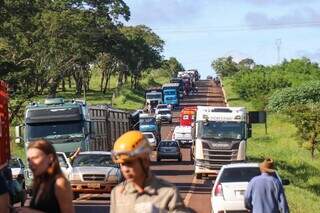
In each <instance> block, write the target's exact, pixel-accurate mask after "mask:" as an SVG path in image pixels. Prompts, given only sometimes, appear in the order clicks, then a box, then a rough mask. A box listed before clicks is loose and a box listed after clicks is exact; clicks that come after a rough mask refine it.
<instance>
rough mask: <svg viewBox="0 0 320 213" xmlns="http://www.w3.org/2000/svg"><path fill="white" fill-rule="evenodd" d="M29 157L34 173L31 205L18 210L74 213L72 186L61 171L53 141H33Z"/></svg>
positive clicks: (23, 211) (29, 147)
mask: <svg viewBox="0 0 320 213" xmlns="http://www.w3.org/2000/svg"><path fill="white" fill-rule="evenodd" d="M27 158H28V163H29V166H30V169H31V171H32V173H33V187H32V194H33V196H32V199H31V202H30V207H29V208H27V207H23V208H19V209H17V212H19V213H20V212H21V213H29V212H35V213H36V212H48V213H51V212H52V213H58V212H62V213H74V207H73V205H72V191H71V186H70V183H69V182H68V180H67V179H66V178H65V177H64V175H63V174H62V172H61V169H60V165H59V160H58V157H57V154H56V152H55V149H54V147H53V146H52V145H51V143H49V142H47V141H45V140H37V141H34V142H31V143H30V144H29V146H28V150H27Z"/></svg>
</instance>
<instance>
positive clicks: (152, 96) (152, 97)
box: [147, 94, 162, 99]
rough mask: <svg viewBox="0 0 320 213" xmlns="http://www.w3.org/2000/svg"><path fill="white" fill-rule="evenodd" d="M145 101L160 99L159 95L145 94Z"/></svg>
mask: <svg viewBox="0 0 320 213" xmlns="http://www.w3.org/2000/svg"><path fill="white" fill-rule="evenodd" d="M147 99H162V95H161V94H147Z"/></svg>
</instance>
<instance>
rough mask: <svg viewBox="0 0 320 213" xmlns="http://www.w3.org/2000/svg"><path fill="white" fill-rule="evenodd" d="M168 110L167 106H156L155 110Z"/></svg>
mask: <svg viewBox="0 0 320 213" xmlns="http://www.w3.org/2000/svg"><path fill="white" fill-rule="evenodd" d="M166 108H168V107H167V105H158V106H157V109H166Z"/></svg>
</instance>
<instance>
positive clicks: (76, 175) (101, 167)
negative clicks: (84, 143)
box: [69, 151, 123, 199]
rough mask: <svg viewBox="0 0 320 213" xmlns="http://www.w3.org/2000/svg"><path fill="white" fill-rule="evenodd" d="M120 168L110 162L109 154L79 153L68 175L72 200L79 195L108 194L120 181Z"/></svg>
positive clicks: (98, 152)
mask: <svg viewBox="0 0 320 213" xmlns="http://www.w3.org/2000/svg"><path fill="white" fill-rule="evenodd" d="M122 179H123V177H122V174H121V172H120V168H119V166H118V165H117V164H115V163H114V162H113V161H112V158H111V153H110V152H103V151H91V152H80V154H79V155H78V156H77V157H76V158H75V159H74V161H73V164H72V172H71V173H70V175H69V180H70V183H71V187H72V191H73V194H74V198H75V199H76V198H78V197H79V195H80V194H81V193H87V194H91V193H93V194H102V193H110V192H111V190H112V188H113V187H115V186H116V185H117V184H119V183H120V182H121V181H122Z"/></svg>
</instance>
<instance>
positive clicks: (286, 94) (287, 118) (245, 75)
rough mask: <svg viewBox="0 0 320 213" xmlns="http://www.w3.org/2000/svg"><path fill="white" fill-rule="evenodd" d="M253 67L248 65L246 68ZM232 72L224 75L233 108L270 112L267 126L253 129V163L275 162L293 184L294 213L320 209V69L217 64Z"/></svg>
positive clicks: (299, 63)
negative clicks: (267, 158) (270, 158)
mask: <svg viewBox="0 0 320 213" xmlns="http://www.w3.org/2000/svg"><path fill="white" fill-rule="evenodd" d="M245 62H248V63H245ZM217 63H218V64H219V65H220V66H221V67H227V68H228V67H229V68H230V67H231V68H232V69H230V70H231V72H232V73H228V72H227V71H226V70H223V72H224V73H222V72H219V71H218V70H217V69H216V70H217V71H218V73H219V75H220V77H222V79H223V85H224V88H225V91H226V94H227V100H228V103H229V105H230V106H245V107H246V108H247V109H248V110H251V111H253V110H266V111H267V115H268V117H267V130H268V132H267V134H265V126H264V124H254V125H253V136H252V138H250V139H249V141H248V150H247V154H248V159H249V160H250V161H255V162H260V161H261V160H262V159H263V158H264V157H266V156H269V157H272V158H273V159H274V160H275V162H276V168H277V170H278V171H279V173H280V176H281V177H282V178H284V179H289V180H290V185H289V186H286V187H285V188H286V194H287V199H288V202H289V206H290V210H291V212H294V213H295V212H296V213H300V212H318V211H319V209H320V178H319V174H320V153H319V144H318V140H319V135H318V132H319V128H320V124H319V123H318V122H319V112H318V111H317V110H318V109H319V105H318V104H319V97H320V96H319V94H318V93H319V88H318V87H317V85H318V84H319V82H320V78H319V74H320V68H319V66H318V64H316V63H311V62H310V61H309V60H308V59H306V58H303V59H294V60H291V61H284V62H283V63H282V64H280V65H275V66H267V67H264V66H261V65H256V64H254V62H253V60H251V59H246V60H245V61H243V62H242V63H235V62H233V60H232V58H229V60H228V59H226V58H220V59H218V60H216V61H214V62H213V67H215V68H217V66H216V64H217Z"/></svg>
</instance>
